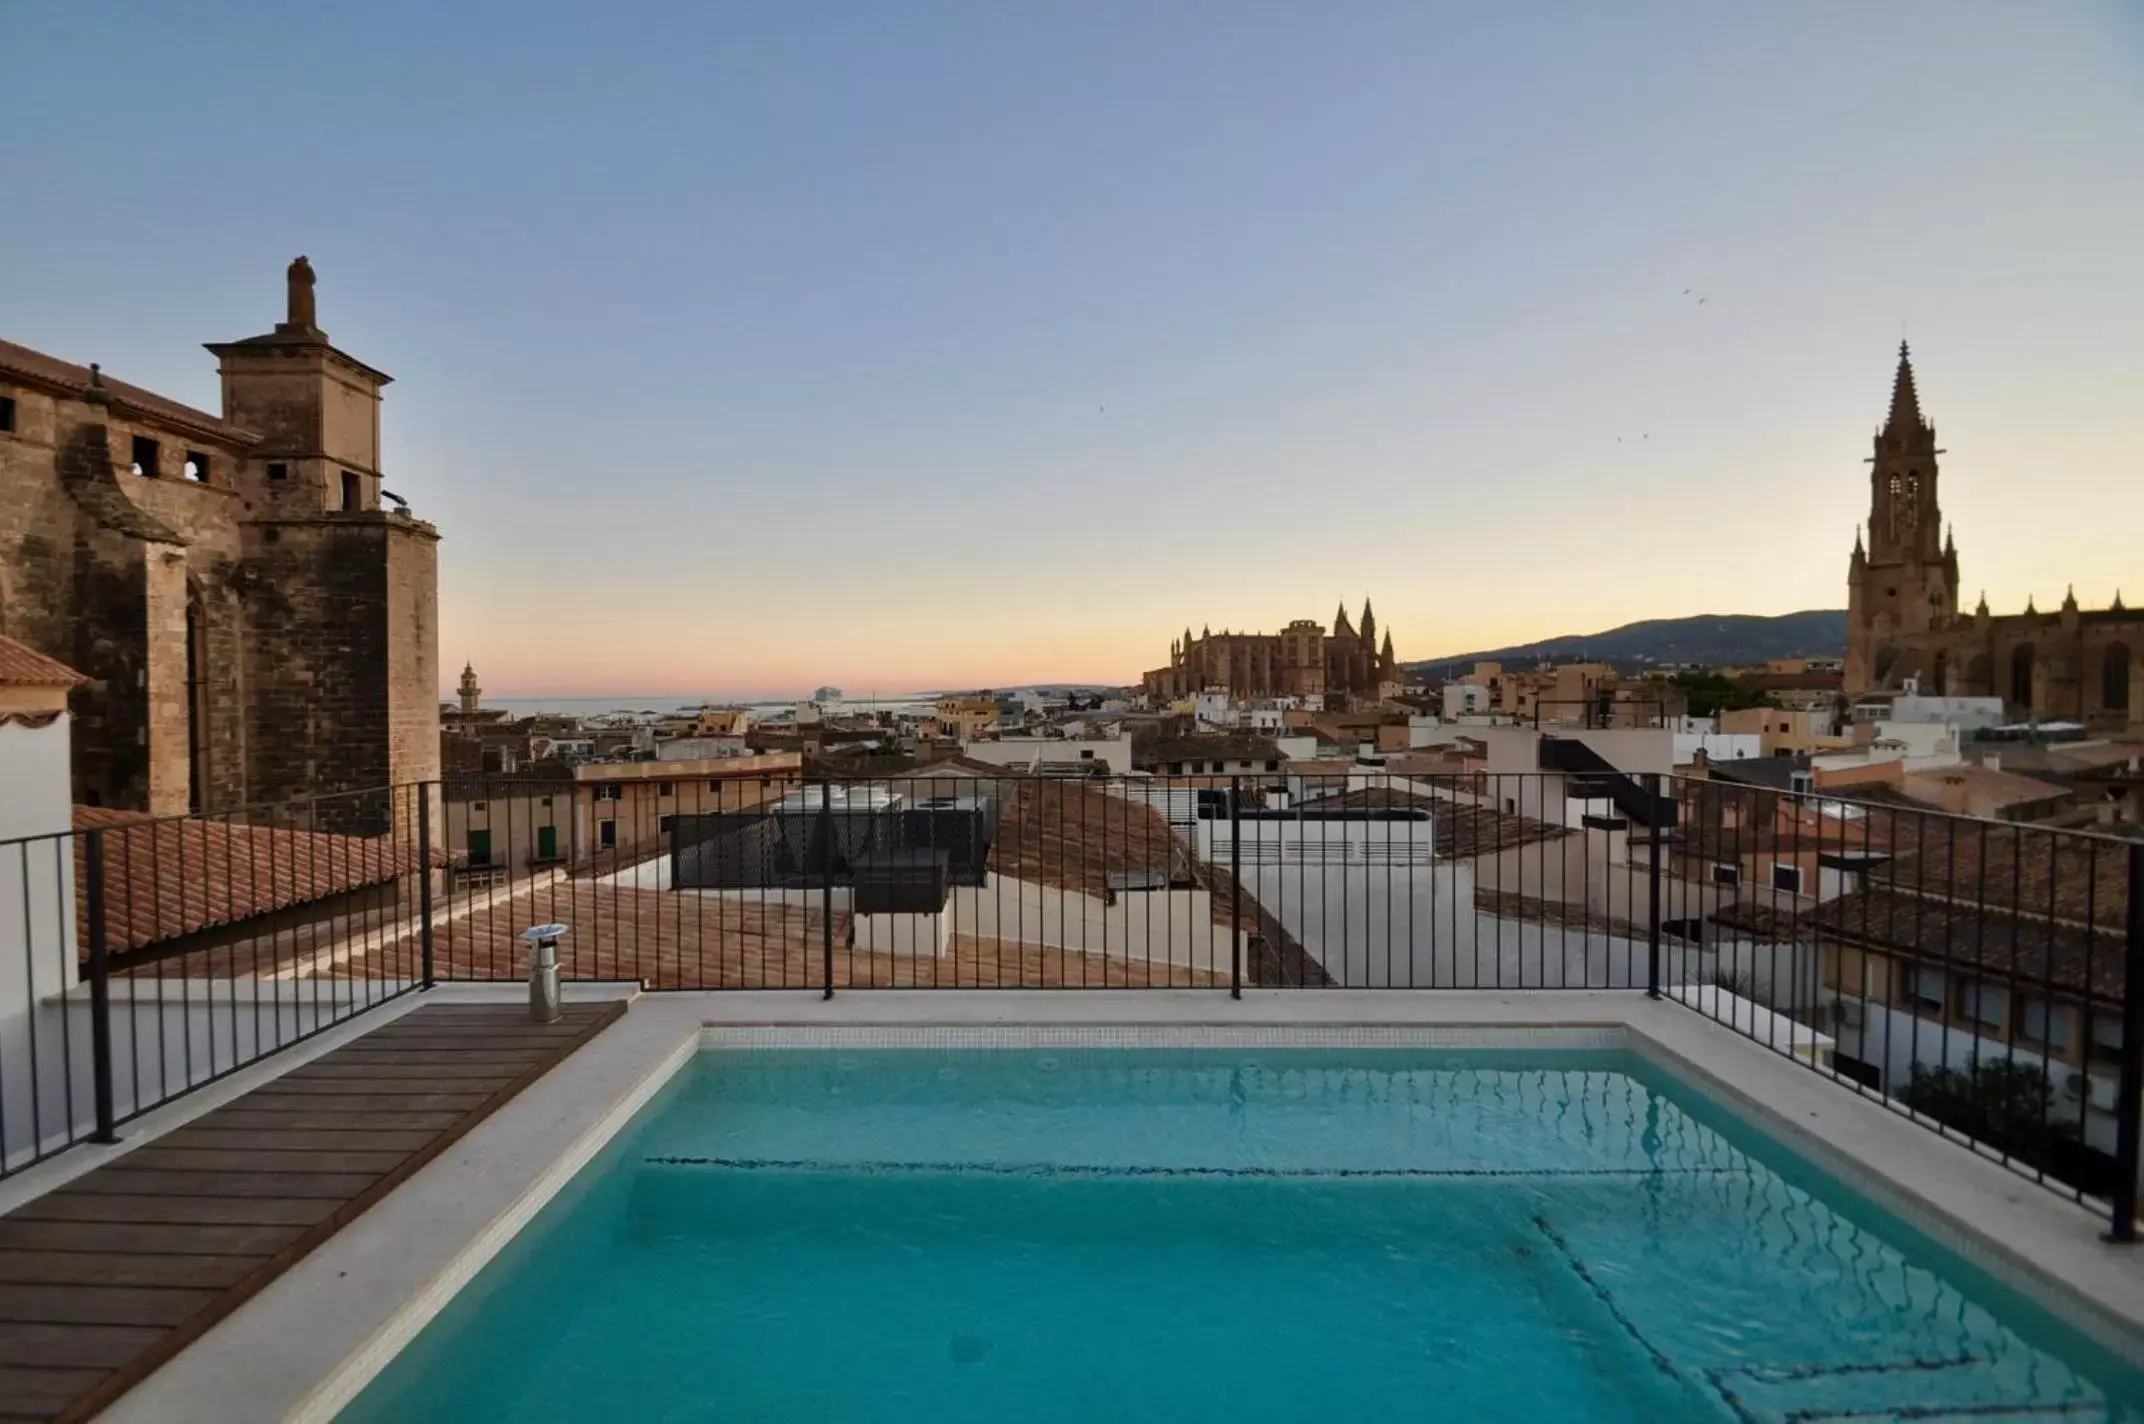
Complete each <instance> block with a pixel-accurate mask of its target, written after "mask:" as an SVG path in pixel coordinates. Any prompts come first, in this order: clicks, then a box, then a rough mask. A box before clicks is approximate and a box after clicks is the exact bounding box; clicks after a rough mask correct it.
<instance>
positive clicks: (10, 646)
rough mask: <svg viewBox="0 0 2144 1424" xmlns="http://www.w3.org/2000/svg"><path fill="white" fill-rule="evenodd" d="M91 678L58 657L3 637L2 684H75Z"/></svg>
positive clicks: (0, 650)
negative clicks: (47, 655)
mask: <svg viewBox="0 0 2144 1424" xmlns="http://www.w3.org/2000/svg"><path fill="white" fill-rule="evenodd" d="M88 681H89V679H88V678H86V677H84V676H83V675H82V674H81V673H78V672H76V671H75V670H74V669H73V668H71V667H69V666H67V664H65V663H63V662H61V661H60V660H59V659H58V658H48V657H46V656H45V655H44V654H43V653H40V652H39V651H37V649H35V648H33V647H31V646H29V645H28V644H27V643H18V642H16V641H15V640H14V639H13V638H5V637H0V687H74V686H77V685H79V684H81V683H85V682H88Z"/></svg>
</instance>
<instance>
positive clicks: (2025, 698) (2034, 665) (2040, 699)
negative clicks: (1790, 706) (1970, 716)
mask: <svg viewBox="0 0 2144 1424" xmlns="http://www.w3.org/2000/svg"><path fill="white" fill-rule="evenodd" d="M1942 453H1943V452H1942V451H1941V450H1939V449H1937V448H1936V432H1935V428H1934V427H1933V426H1931V425H1929V424H1928V423H1927V422H1926V421H1924V420H1923V419H1921V404H1920V396H1919V393H1918V392H1917V391H1916V390H1915V389H1914V384H1913V365H1912V362H1911V360H1910V359H1909V358H1908V356H1907V354H1906V348H1905V346H1904V345H1903V344H1901V345H1900V346H1899V348H1898V377H1897V380H1896V381H1895V383H1894V384H1893V385H1892V388H1891V414H1890V417H1889V418H1888V419H1887V420H1886V421H1885V422H1884V427H1883V429H1882V430H1880V431H1878V432H1877V433H1876V452H1875V454H1874V455H1873V456H1872V457H1871V458H1870V460H1869V522H1868V543H1867V545H1866V546H1865V547H1864V545H1863V544H1862V542H1861V538H1860V536H1859V535H1858V534H1857V535H1856V536H1855V539H1854V552H1853V556H1852V558H1851V559H1850V560H1849V561H1848V563H1847V572H1846V597H1847V619H1846V675H1845V680H1844V683H1845V691H1846V694H1847V695H1848V696H1849V697H1859V696H1861V695H1863V694H1865V693H1871V692H1896V691H1901V690H1903V689H1904V688H1905V687H1906V686H1907V685H1908V684H1909V683H1910V684H1912V685H1913V686H1916V687H1918V688H1919V689H1920V691H1921V692H1923V693H1932V694H1934V695H1937V696H1944V697H2000V698H2001V699H2003V702H2004V704H2005V712H2006V715H2008V716H2010V717H2012V718H2015V719H2018V720H2020V721H2022V720H2026V719H2033V720H2038V721H2057V720H2059V721H2082V722H2086V723H2088V724H2090V725H2091V726H2093V727H2096V728H2100V729H2104V730H2110V731H2112V730H2118V729H2135V728H2140V727H2144V656H2140V654H2144V616H2140V615H2139V614H2138V613H2135V612H2132V611H2131V610H2129V609H2128V608H2125V607H2124V606H2123V605H2122V599H2121V595H2120V594H2119V593H2116V594H2115V596H2114V599H2113V602H2112V603H2111V604H2109V606H2107V607H2105V608H2084V607H2081V606H2079V604H2078V602H2077V596H2076V593H2075V591H2074V590H2072V591H2071V592H2069V593H2068V594H2066V595H2065V596H2064V598H2063V599H2062V602H2061V605H2060V606H2059V607H2058V608H2057V609H2055V611H2053V612H2050V613H2042V612H2040V611H2039V609H2038V608H2037V607H2036V606H2035V604H2034V602H2033V601H2032V600H2031V599H2029V598H2028V599H2027V600H2026V602H2025V611H2024V612H2022V613H2012V614H1994V613H1990V612H1989V611H1988V601H1987V599H1986V597H1984V596H1983V597H1982V598H1981V599H1980V601H1979V604H1978V606H1976V607H1975V608H1974V609H1973V611H1972V612H1971V613H1963V614H1961V613H1960V612H1959V611H1958V549H1957V546H1956V545H1955V544H1953V543H1952V542H1951V540H1950V538H1949V535H1948V533H1947V531H1944V532H1942V535H1941V538H1940V542H1939V538H1938V535H1939V530H1940V529H1941V524H1942V518H1943V513H1942V509H1941V507H1940V506H1939V505H1938V503H1937V501H1936V457H1937V456H1939V455H1941V454H1942Z"/></svg>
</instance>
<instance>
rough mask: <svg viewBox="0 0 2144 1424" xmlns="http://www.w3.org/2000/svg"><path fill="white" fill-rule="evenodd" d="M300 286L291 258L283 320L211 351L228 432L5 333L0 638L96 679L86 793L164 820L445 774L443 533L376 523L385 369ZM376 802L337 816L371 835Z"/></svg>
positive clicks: (80, 765) (85, 729)
mask: <svg viewBox="0 0 2144 1424" xmlns="http://www.w3.org/2000/svg"><path fill="white" fill-rule="evenodd" d="M312 286H313V277H312V269H311V266H310V264H308V263H306V262H305V261H304V259H302V258H301V259H299V260H298V261H297V262H295V263H293V264H292V265H291V271H290V274H289V291H288V298H289V308H288V319H287V320H285V321H283V322H281V323H278V324H277V325H276V327H275V329H274V331H272V332H270V333H268V334H266V335H263V336H257V337H250V338H247V339H245V340H243V341H237V342H229V343H223V344H219V345H212V346H211V347H210V348H209V349H210V350H211V351H213V352H214V353H215V354H216V355H217V357H218V358H219V361H220V364H221V372H222V377H223V405H224V412H225V413H224V416H223V417H221V418H219V417H217V416H212V415H209V414H207V413H206V412H203V411H199V410H195V409H192V408H190V407H187V406H184V405H181V404H179V403H178V402H175V401H171V400H167V399H165V398H163V397H161V396H158V395H156V394H154V393H153V392H149V391H145V390H141V389H139V388H137V387H133V386H130V385H127V384H125V383H123V382H119V381H114V380H110V379H109V378H107V377H105V376H103V375H102V373H101V372H99V371H97V370H96V368H94V367H89V368H84V367H81V366H76V365H73V364H71V363H69V362H65V361H60V360H57V359H55V358H53V357H50V356H46V355H44V354H43V353H40V352H36V351H32V350H30V349H28V348H26V347H21V346H15V345H12V344H10V343H6V342H0V401H4V402H6V404H0V416H5V417H6V418H5V419H4V420H0V632H5V633H6V634H8V635H9V636H11V637H15V638H18V639H20V640H22V641H23V642H25V643H28V644H29V645H31V646H32V647H35V648H38V649H40V650H41V651H44V652H46V653H49V654H51V655H52V656H54V657H58V658H60V659H62V660H63V661H65V662H67V663H69V664H71V665H72V666H75V667H77V668H79V669H81V670H82V671H83V672H84V673H85V674H87V675H88V676H89V677H90V678H91V679H92V681H91V682H90V683H89V684H87V685H85V686H84V687H82V688H80V689H78V690H77V691H76V693H75V696H74V703H73V706H74V711H75V715H76V729H75V738H74V745H75V768H74V773H75V776H74V780H75V796H76V799H77V800H78V801H81V802H84V803H87V804H100V805H106V806H118V807H129V808H136V809H142V810H150V811H155V812H159V813H177V812H184V811H186V810H188V809H220V808H228V807H235V806H239V805H245V804H258V803H262V802H269V801H282V800H290V799H295V798H300V797H309V796H317V795H323V794H330V793H339V792H349V791H359V790H370V789H373V788H380V787H384V786H387V785H390V784H406V783H409V782H413V781H417V780H428V779H433V778H436V777H437V775H438V770H439V768H438V745H439V738H438V698H437V691H436V689H437V686H438V635H437V582H438V580H437V552H436V551H437V540H438V534H437V532H436V531H435V530H434V529H433V528H432V527H431V526H430V525H428V524H425V523H423V522H421V521H419V520H416V519H412V518H410V517H409V516H408V515H407V514H404V513H388V512H386V511H385V510H383V509H382V507H381V491H380V480H381V473H380V458H379V408H380V389H381V387H383V386H385V385H386V384H387V382H388V380H389V379H390V378H389V377H388V376H387V375H385V373H383V372H379V371H376V370H374V369H372V368H371V367H368V366H366V365H364V364H363V363H362V362H359V361H357V360H355V359H354V358H352V357H350V356H348V355H347V354H345V353H343V352H341V351H339V350H337V349H336V348H335V347H334V346H332V345H331V344H330V343H329V342H328V339H327V335H326V333H324V332H322V331H321V330H319V328H318V326H317V325H316V324H315V318H314V316H313V305H312ZM386 804H387V803H386V802H385V800H384V799H382V798H379V797H370V798H356V799H353V800H352V801H351V802H350V804H349V805H348V806H346V807H344V808H343V809H344V810H345V811H347V812H348V814H347V816H345V817H344V818H343V819H342V821H341V824H342V825H343V826H346V827H348V828H351V829H364V828H366V827H367V825H368V824H370V825H371V826H372V828H375V829H377V828H380V827H379V826H378V825H377V822H378V821H379V819H380V813H381V811H382V808H384V806H385V805H386ZM328 814H329V815H330V816H333V815H335V814H336V812H334V811H333V810H330V811H329V812H328ZM322 824H326V822H323V823H322Z"/></svg>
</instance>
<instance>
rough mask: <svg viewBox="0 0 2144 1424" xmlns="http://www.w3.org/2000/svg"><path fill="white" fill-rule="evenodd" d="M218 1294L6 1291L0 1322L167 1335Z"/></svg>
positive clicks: (125, 1289)
mask: <svg viewBox="0 0 2144 1424" xmlns="http://www.w3.org/2000/svg"><path fill="white" fill-rule="evenodd" d="M220 1294H221V1292H219V1291H212V1290H174V1289H162V1288H158V1287H155V1286H50V1287H46V1288H44V1289H41V1290H36V1291H27V1290H5V1291H0V1321H14V1322H21V1323H24V1324H34V1325H61V1324H69V1323H72V1324H76V1325H154V1326H158V1327H160V1328H163V1329H165V1330H166V1332H167V1333H168V1327H170V1326H174V1325H178V1324H181V1323H182V1322H184V1321H186V1320H188V1319H190V1318H192V1317H193V1316H196V1315H199V1314H200V1313H201V1312H202V1311H203V1310H206V1309H207V1308H208V1307H209V1306H211V1305H214V1304H215V1303H216V1298H217V1296H218V1295H220ZM159 1342H161V1335H160V1336H159ZM151 1348H154V1347H153V1346H152V1347H151Z"/></svg>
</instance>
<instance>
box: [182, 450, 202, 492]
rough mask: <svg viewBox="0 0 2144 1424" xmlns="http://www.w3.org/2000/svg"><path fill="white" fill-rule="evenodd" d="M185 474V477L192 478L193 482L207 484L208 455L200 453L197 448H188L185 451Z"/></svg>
mask: <svg viewBox="0 0 2144 1424" xmlns="http://www.w3.org/2000/svg"><path fill="white" fill-rule="evenodd" d="M185 474H186V478H188V479H190V480H192V481H193V482H194V483H195V484H200V485H205V484H207V483H208V456H206V455H204V454H202V453H201V452H200V451H199V450H188V451H187V452H186V470H185Z"/></svg>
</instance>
